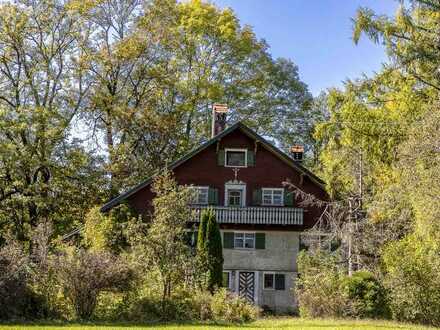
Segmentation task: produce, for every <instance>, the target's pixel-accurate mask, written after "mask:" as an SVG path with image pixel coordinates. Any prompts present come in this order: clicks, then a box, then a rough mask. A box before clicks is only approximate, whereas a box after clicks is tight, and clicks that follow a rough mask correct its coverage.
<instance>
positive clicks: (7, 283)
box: [0, 241, 49, 320]
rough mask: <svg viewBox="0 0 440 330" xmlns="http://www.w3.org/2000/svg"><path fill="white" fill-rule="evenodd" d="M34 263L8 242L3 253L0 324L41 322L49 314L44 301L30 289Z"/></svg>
mask: <svg viewBox="0 0 440 330" xmlns="http://www.w3.org/2000/svg"><path fill="white" fill-rule="evenodd" d="M30 268H31V263H30V260H29V257H28V256H27V254H26V253H25V252H24V251H23V248H22V246H21V245H20V244H19V243H17V242H15V241H9V242H7V244H6V245H4V246H3V247H2V248H1V249H0V306H1V307H0V320H11V319H39V318H45V317H47V316H48V314H49V312H48V309H47V304H46V302H45V299H44V297H42V296H41V295H38V294H36V293H35V292H33V291H32V289H31V286H30V285H29V283H28V281H29V275H30Z"/></svg>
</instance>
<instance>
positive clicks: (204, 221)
mask: <svg viewBox="0 0 440 330" xmlns="http://www.w3.org/2000/svg"><path fill="white" fill-rule="evenodd" d="M208 220H209V210H203V211H202V214H201V216H200V225H199V231H198V234H197V255H200V254H202V253H203V252H204V251H205V240H206V229H207V226H208Z"/></svg>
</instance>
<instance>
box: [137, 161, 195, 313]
mask: <svg viewBox="0 0 440 330" xmlns="http://www.w3.org/2000/svg"><path fill="white" fill-rule="evenodd" d="M152 191H153V193H154V194H155V198H154V199H153V207H154V212H153V215H152V217H151V218H150V220H151V221H150V224H149V225H148V227H147V226H145V225H144V224H142V223H138V224H133V225H132V228H131V233H130V240H131V242H130V243H131V246H132V253H131V258H132V259H133V262H134V263H135V264H136V265H137V267H138V268H139V270H140V271H143V272H154V273H155V274H157V279H156V280H157V281H158V283H160V286H161V292H162V304H161V306H162V308H163V309H165V308H166V303H167V301H168V300H169V299H170V297H171V296H172V294H173V289H174V288H178V287H179V286H181V285H183V284H184V283H186V281H188V276H187V275H188V270H189V269H193V268H194V260H193V256H192V254H191V251H190V249H189V247H188V246H187V244H185V229H186V225H187V221H188V219H190V217H191V210H190V208H189V206H188V205H189V202H190V201H191V197H192V193H191V190H190V189H189V188H188V187H183V186H179V185H178V184H177V182H176V181H175V179H174V177H173V175H172V173H171V172H170V171H168V170H165V171H164V172H163V173H161V174H159V175H157V176H156V177H155V178H154V182H153V185H152ZM170 205H172V207H170Z"/></svg>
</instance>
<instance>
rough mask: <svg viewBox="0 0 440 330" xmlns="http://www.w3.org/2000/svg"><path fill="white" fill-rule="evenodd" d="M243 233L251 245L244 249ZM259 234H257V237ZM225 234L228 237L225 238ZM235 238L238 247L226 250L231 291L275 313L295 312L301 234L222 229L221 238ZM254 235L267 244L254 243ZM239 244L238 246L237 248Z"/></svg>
mask: <svg viewBox="0 0 440 330" xmlns="http://www.w3.org/2000/svg"><path fill="white" fill-rule="evenodd" d="M242 234H248V235H247V237H249V242H248V243H249V245H251V247H242V246H241V237H243V235H242ZM257 234H258V235H257ZM225 235H226V236H225ZM228 235H229V237H230V236H231V235H235V238H237V237H238V239H237V242H236V243H237V244H236V246H233V247H232V248H231V246H230V244H229V245H228V244H225V242H223V243H224V244H223V246H224V247H225V245H226V247H225V248H224V249H223V257H224V264H223V269H224V271H225V274H224V275H225V277H227V278H228V280H227V282H228V286H229V288H230V290H231V291H233V292H235V293H237V294H240V295H242V296H246V298H248V299H249V300H252V301H253V302H254V303H255V304H257V305H259V306H261V307H262V308H264V309H269V310H271V311H273V312H276V313H289V312H293V311H295V310H296V300H295V296H294V290H293V289H294V285H295V281H296V279H297V275H298V273H297V262H296V261H297V256H298V252H299V238H300V233H299V232H293V231H259V230H254V231H252V230H232V229H228V230H222V237H223V240H224V241H225V237H228ZM253 235H254V237H255V236H258V237H264V244H262V243H261V242H254V244H253V247H252V240H251V237H252V236H253ZM237 245H239V246H237Z"/></svg>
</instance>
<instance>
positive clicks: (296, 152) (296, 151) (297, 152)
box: [290, 144, 304, 162]
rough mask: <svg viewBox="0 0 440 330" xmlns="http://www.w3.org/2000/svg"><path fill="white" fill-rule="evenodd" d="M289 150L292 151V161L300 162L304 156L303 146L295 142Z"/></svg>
mask: <svg viewBox="0 0 440 330" xmlns="http://www.w3.org/2000/svg"><path fill="white" fill-rule="evenodd" d="M290 152H291V153H292V156H293V160H294V161H297V162H302V160H303V156H304V147H303V146H302V145H299V144H295V145H293V146H291V147H290Z"/></svg>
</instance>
